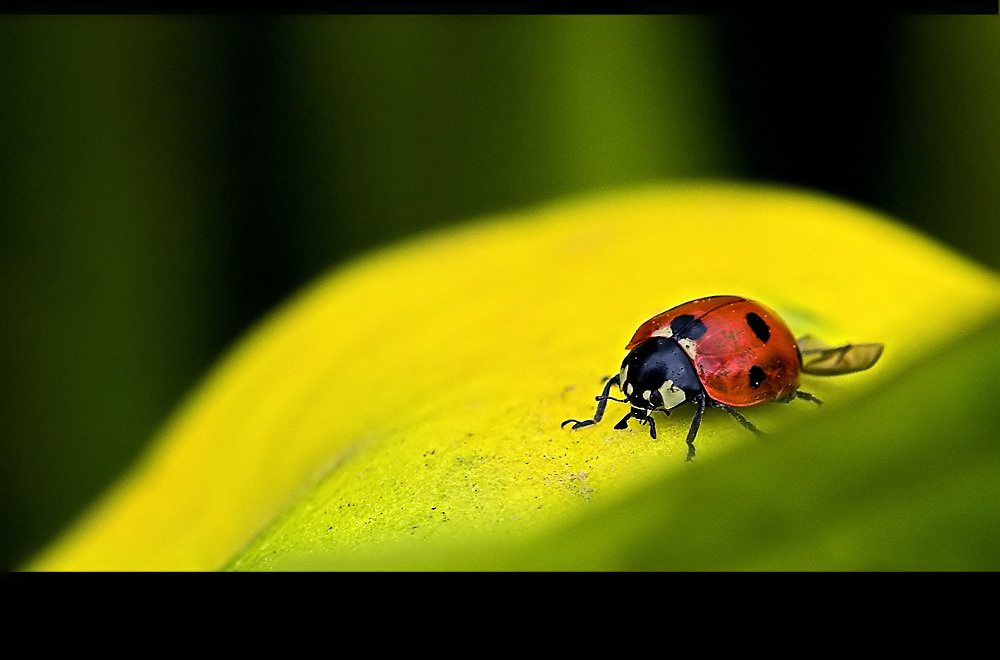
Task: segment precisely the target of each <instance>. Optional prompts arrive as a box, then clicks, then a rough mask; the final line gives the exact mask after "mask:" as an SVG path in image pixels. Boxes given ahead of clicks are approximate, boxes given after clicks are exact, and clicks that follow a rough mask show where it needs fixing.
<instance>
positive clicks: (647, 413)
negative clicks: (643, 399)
mask: <svg viewBox="0 0 1000 660" xmlns="http://www.w3.org/2000/svg"><path fill="white" fill-rule="evenodd" d="M629 415H630V416H632V417H635V418H636V419H638V420H639V421H640V422H641V423H642V424H649V437H651V438H652V439H653V440H656V423H655V422H654V421H653V411H652V410H643V409H641V408H632V412H630V413H629Z"/></svg>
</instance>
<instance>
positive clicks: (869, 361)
mask: <svg viewBox="0 0 1000 660" xmlns="http://www.w3.org/2000/svg"><path fill="white" fill-rule="evenodd" d="M798 343H799V352H800V353H802V371H803V372H805V373H807V374H813V375H817V376H837V375H839V374H851V373H854V372H856V371H864V370H865V369H870V368H871V367H872V366H873V365H874V364H875V363H876V362H878V360H879V358H880V357H882V351H883V350H884V349H885V345H884V344H880V343H874V342H873V343H867V344H845V345H844V346H828V345H826V344H824V343H823V342H821V341H819V340H818V339H815V338H813V337H808V336H807V337H801V338H799V340H798Z"/></svg>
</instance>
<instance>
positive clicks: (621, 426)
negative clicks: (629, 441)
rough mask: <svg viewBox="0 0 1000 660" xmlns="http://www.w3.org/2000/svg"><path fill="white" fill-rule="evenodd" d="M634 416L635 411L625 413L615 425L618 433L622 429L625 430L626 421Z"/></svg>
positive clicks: (626, 426)
mask: <svg viewBox="0 0 1000 660" xmlns="http://www.w3.org/2000/svg"><path fill="white" fill-rule="evenodd" d="M634 415H635V410H630V411H628V413H626V415H625V416H624V417H622V418H621V419H620V420H618V423H617V424H615V428H616V429H618V430H619V431H621V430H622V429H627V428H628V420H630V419H632V417H633V416H634Z"/></svg>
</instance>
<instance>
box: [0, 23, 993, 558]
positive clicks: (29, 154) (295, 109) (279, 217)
mask: <svg viewBox="0 0 1000 660" xmlns="http://www.w3.org/2000/svg"><path fill="white" fill-rule="evenodd" d="M997 117H1000V22H998V19H997V17H995V16H978V17H977V16H963V17H930V16H907V17H866V18H864V19H859V18H858V17H851V18H850V19H846V18H844V19H838V18H836V17H823V18H822V19H819V18H807V19H803V20H801V21H799V22H790V21H789V20H788V19H787V18H785V19H782V20H776V19H772V18H763V17H761V18H750V17H739V18H735V17H734V18H714V17H692V16H668V17H479V16H476V17H447V16H428V17H353V16H334V17H294V18H275V17H255V18H230V17H180V16H171V17H103V16H83V17H72V16H58V17H30V16H7V17H0V163H2V166H3V177H2V179H0V303H2V305H3V323H2V324H0V340H2V344H0V346H2V352H0V355H2V360H3V362H2V365H0V374H2V376H0V377H2V388H3V391H2V405H0V415H2V416H0V433H2V440H0V451H2V455H0V488H2V492H0V501H2V505H0V539H2V543H0V568H9V567H13V566H16V565H17V564H18V562H20V561H22V560H23V559H24V558H25V557H26V556H28V555H29V554H30V553H32V552H33V551H35V550H36V549H37V548H38V547H39V546H40V545H41V544H43V543H44V542H46V541H47V540H49V539H50V538H51V537H52V536H53V535H55V534H56V533H57V532H58V531H59V530H60V529H61V528H62V527H63V526H65V525H66V524H67V523H68V522H69V521H70V520H71V519H72V518H73V516H74V515H76V514H77V513H79V511H80V510H81V508H82V507H84V506H85V505H86V504H87V503H88V502H90V501H92V500H93V498H94V497H96V496H97V495H98V494H99V493H100V492H101V490H102V489H103V488H104V487H105V486H106V485H107V484H108V483H109V482H110V481H111V480H113V479H114V477H115V476H116V475H118V474H120V473H121V472H122V471H123V470H124V469H125V468H126V467H127V466H128V464H129V462H130V461H131V460H132V459H133V458H134V457H135V456H136V455H137V454H138V452H139V451H140V449H141V447H142V445H143V443H144V442H146V441H147V440H148V439H149V437H150V436H151V434H152V433H153V432H154V431H155V429H156V428H157V426H158V425H159V424H161V423H162V422H163V420H164V419H165V417H166V416H167V415H168V414H169V413H170V412H171V410H172V409H173V408H174V407H175V406H176V405H177V403H178V401H179V400H180V398H181V397H182V396H183V395H184V394H185V393H186V392H187V391H188V390H189V389H190V388H191V386H192V385H193V384H194V383H196V382H197V380H198V378H199V377H200V376H202V375H203V374H204V373H205V372H206V370H208V369H209V368H210V367H211V365H212V363H213V361H214V360H216V359H217V358H218V357H219V356H220V354H221V352H222V351H224V350H225V349H226V347H227V346H229V345H230V344H231V342H232V341H233V340H235V339H236V338H237V337H238V336H239V335H240V334H241V333H243V332H244V331H245V330H246V329H247V328H248V327H249V326H250V325H251V324H252V323H254V322H255V321H256V320H258V319H260V318H261V316H262V315H264V314H265V313H266V312H267V311H268V310H269V309H271V308H272V307H273V306H274V305H275V304H276V303H278V302H279V301H281V300H283V299H284V298H286V297H287V296H288V295H289V294H290V293H292V292H294V291H295V290H296V289H297V288H299V287H300V286H301V285H303V284H304V283H306V282H308V281H309V280H310V279H311V278H313V277H314V276H316V275H317V274H319V273H321V272H322V271H324V270H325V269H327V268H329V267H330V266H333V265H336V264H338V263H341V262H343V260H344V259H346V258H349V257H351V256H352V255H355V254H358V253H359V252H361V251H363V250H365V249H368V248H372V247H375V246H378V245H383V244H386V243H389V242H391V241H393V240H396V239H398V238H400V237H403V236H407V235H412V234H415V233H417V232H419V231H421V230H424V229H426V228H429V227H435V226H442V225H446V224H448V223H452V222H455V221H460V220H462V219H465V218H468V217H470V216H473V215H478V214H482V213H487V212H494V211H502V210H507V209H513V208H518V207H522V206H525V205H530V204H533V203H538V202H545V201H548V200H552V199H554V198H558V197H561V196H566V195H572V194H579V193H586V192H589V191H596V190H605V189H610V188H614V187H618V186H624V185H628V184H632V183H642V182H648V181H654V180H664V179H679V178H690V177H706V176H707V177H738V178H749V179H758V180H764V181H777V182H784V183H790V184H795V185H801V186H807V187H811V188H814V189H817V190H821V191H826V192H829V193H832V194H835V195H840V196H843V197H846V198H848V199H852V200H856V201H858V202H861V203H864V204H868V205H871V206H874V207H876V208H879V209H882V210H884V211H886V212H888V213H890V214H892V215H895V216H897V217H899V218H902V219H904V220H906V221H908V222H910V223H911V224H913V225H914V226H917V227H920V228H922V229H923V230H925V231H927V232H929V233H931V234H933V235H935V236H936V237H938V238H939V239H940V240H942V241H944V242H946V243H949V244H950V245H952V246H953V247H955V248H956V249H958V250H960V251H962V252H964V253H965V254H966V255H968V256H970V257H972V258H974V259H978V260H979V261H981V262H983V263H985V264H988V265H990V266H992V267H994V268H996V267H997V266H998V265H1000V251H998V250H997V237H998V230H997V228H996V226H995V225H996V223H995V222H994V221H995V219H996V217H997V209H998V208H1000V187H998V185H997V180H998V175H1000V123H998V122H997V121H996V118H997ZM697 237H698V232H697V230H695V231H692V228H683V230H682V231H681V230H679V231H678V232H677V233H676V235H663V236H660V237H659V240H661V241H662V243H663V245H664V251H665V253H666V252H667V251H668V250H669V249H672V248H670V247H669V246H670V244H671V243H672V242H673V243H676V249H685V246H687V245H689V244H690V243H691V241H693V240H697ZM705 238H706V240H714V241H718V240H719V239H718V237H714V236H712V234H711V232H710V231H706V232H705ZM636 240H637V243H636V244H637V253H638V252H639V251H641V250H644V249H645V246H646V244H647V242H648V238H647V237H637V239H636ZM788 249H822V237H808V236H800V237H794V240H793V241H791V242H790V243H789V245H788ZM720 254H725V250H724V249H722V250H720ZM641 263H642V262H641V261H637V268H641ZM931 312H932V310H929V313H931Z"/></svg>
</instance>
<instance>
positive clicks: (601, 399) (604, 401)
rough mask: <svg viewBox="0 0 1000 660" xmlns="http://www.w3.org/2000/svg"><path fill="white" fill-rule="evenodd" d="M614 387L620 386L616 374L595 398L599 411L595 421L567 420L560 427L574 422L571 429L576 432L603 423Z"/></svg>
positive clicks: (595, 413)
mask: <svg viewBox="0 0 1000 660" xmlns="http://www.w3.org/2000/svg"><path fill="white" fill-rule="evenodd" d="M613 385H618V374H615V375H614V376H612V377H611V378H609V379H608V382H607V383H605V384H604V391H602V392H601V394H600V396H597V397H595V398H596V399H597V410H595V411H594V418H593V419H584V420H578V419H567V420H566V421H565V422H563V423H562V424H560V425H559V426H560V427H562V426H566V425H567V424H569V423H570V422H573V426H572V427H571V429H574V430H575V429H578V428H582V427H584V426H590V425H592V424H596V423H597V422H599V421H601V418H602V417H604V408H605V407H607V405H608V399H610V398H611V387H612V386H613ZM616 400H617V399H616ZM630 415H631V413H629V415H626V417H625V419H626V420H627V419H628V417H629V416H630ZM623 421H624V420H623ZM620 423H621V422H619V424H620ZM615 428H618V427H617V426H616V427H615ZM622 428H624V427H622Z"/></svg>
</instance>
